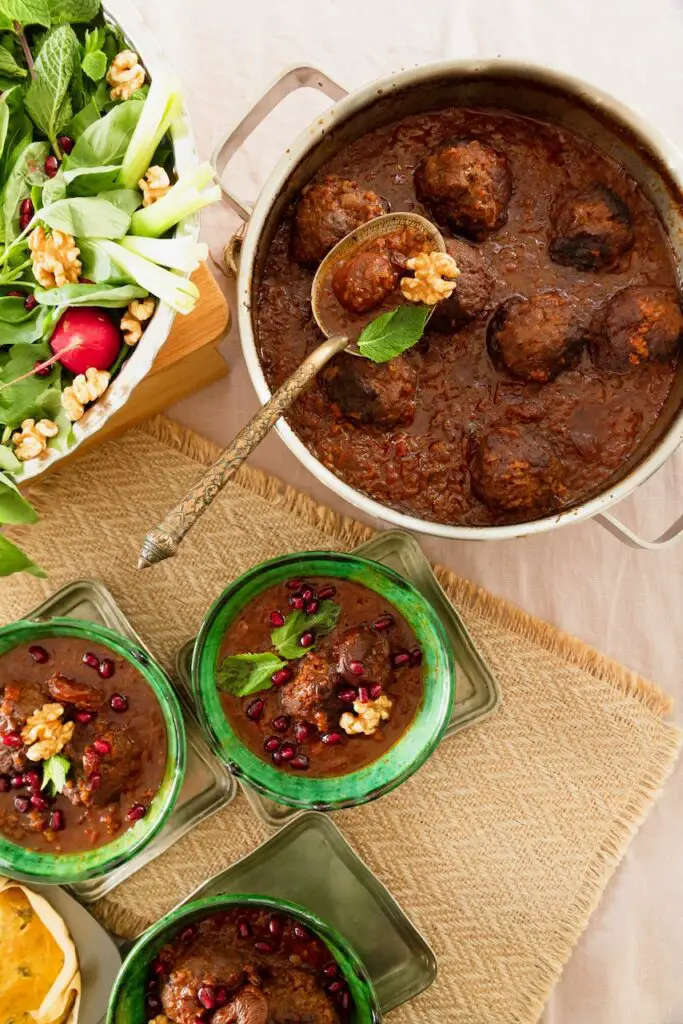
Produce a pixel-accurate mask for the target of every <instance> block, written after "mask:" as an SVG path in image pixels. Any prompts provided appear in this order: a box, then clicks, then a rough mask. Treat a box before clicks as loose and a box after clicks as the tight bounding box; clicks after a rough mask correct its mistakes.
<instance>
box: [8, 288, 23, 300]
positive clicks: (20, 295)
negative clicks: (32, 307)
mask: <svg viewBox="0 0 683 1024" xmlns="http://www.w3.org/2000/svg"><path fill="white" fill-rule="evenodd" d="M7 297H8V298H9V299H23V297H24V293H23V292H20V291H17V289H16V288H13V289H12V290H11V291H9V292H7Z"/></svg>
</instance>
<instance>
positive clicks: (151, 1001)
mask: <svg viewBox="0 0 683 1024" xmlns="http://www.w3.org/2000/svg"><path fill="white" fill-rule="evenodd" d="M160 1009H161V1001H160V1000H159V999H157V997H156V996H147V1012H148V1013H154V1014H156V1012H157V1010H160Z"/></svg>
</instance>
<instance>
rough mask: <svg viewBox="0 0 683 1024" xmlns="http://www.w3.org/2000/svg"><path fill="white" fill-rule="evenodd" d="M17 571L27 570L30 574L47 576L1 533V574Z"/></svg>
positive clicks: (8, 574) (6, 574)
mask: <svg viewBox="0 0 683 1024" xmlns="http://www.w3.org/2000/svg"><path fill="white" fill-rule="evenodd" d="M15 572H27V573H28V574H29V575H30V576H40V577H43V578H44V577H45V576H47V573H46V572H44V571H43V569H41V568H40V566H38V565H36V563H35V562H34V561H33V560H32V559H31V558H29V556H28V555H27V554H25V553H24V552H23V551H22V550H21V549H20V548H18V547H17V546H16V544H12V542H11V541H10V540H8V539H7V537H5V536H3V534H1V533H0V576H12V575H13V574H14V573H15Z"/></svg>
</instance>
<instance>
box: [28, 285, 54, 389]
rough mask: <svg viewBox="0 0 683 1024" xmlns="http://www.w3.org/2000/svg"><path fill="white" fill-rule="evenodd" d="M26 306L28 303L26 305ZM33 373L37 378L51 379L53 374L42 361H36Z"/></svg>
mask: <svg viewBox="0 0 683 1024" xmlns="http://www.w3.org/2000/svg"><path fill="white" fill-rule="evenodd" d="M31 297H32V296H31ZM27 301H28V300H27ZM24 305H26V303H24ZM33 372H34V373H35V375H36V377H49V376H50V374H51V372H52V367H51V366H43V361H42V360H41V359H36V361H35V363H34V364H33Z"/></svg>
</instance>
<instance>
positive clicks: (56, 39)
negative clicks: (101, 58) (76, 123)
mask: <svg viewBox="0 0 683 1024" xmlns="http://www.w3.org/2000/svg"><path fill="white" fill-rule="evenodd" d="M77 53H78V40H77V38H76V35H75V33H74V30H73V29H72V28H71V26H70V25H60V27H59V28H56V29H54V31H52V32H50V33H49V35H48V36H47V38H46V40H45V42H44V43H43V45H42V46H41V48H40V53H39V54H38V57H37V59H36V68H35V71H36V78H35V79H34V80H33V81H32V82H31V84H30V86H29V88H28V91H27V93H26V100H25V103H26V110H27V111H28V114H29V116H30V117H31V118H32V119H33V121H34V123H35V124H36V125H37V126H38V128H39V129H40V130H41V131H42V132H43V134H44V135H47V137H48V139H50V141H51V142H52V143H53V144H54V143H55V142H56V137H57V135H58V134H59V132H60V131H62V130H63V129H64V128H65V127H66V125H67V124H68V123H69V121H70V120H71V117H72V110H71V103H70V102H69V100H68V96H67V90H68V88H69V83H70V82H71V79H72V77H73V73H74V68H75V66H76V55H77Z"/></svg>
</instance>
